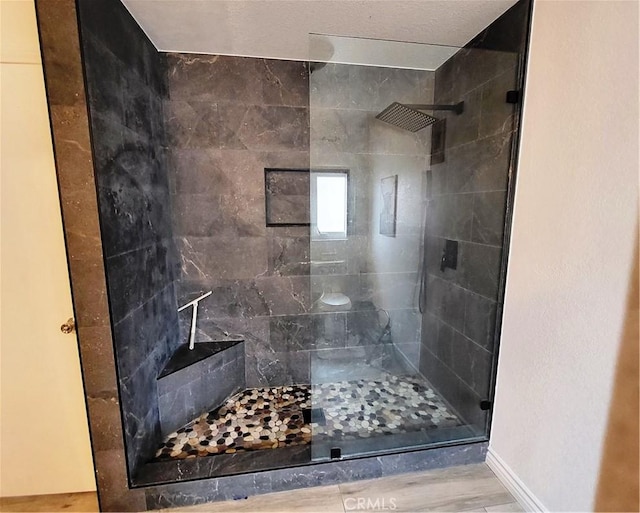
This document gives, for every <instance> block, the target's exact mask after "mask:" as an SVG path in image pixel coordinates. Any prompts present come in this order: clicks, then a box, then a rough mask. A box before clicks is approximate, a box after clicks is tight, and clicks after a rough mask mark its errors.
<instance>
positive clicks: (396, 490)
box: [0, 463, 523, 513]
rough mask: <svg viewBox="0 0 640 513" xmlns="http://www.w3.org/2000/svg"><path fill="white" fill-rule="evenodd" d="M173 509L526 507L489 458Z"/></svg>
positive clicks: (70, 501)
mask: <svg viewBox="0 0 640 513" xmlns="http://www.w3.org/2000/svg"><path fill="white" fill-rule="evenodd" d="M0 511H3V512H22V511H49V512H58V511H85V512H94V511H98V508H97V501H96V496H95V494H94V493H77V494H62V495H43V496H35V497H15V498H4V499H0ZM163 511H166V512H167V513H178V512H184V513H188V512H211V513H227V512H229V513H234V512H239V513H254V512H255V513H258V512H265V513H266V512H269V513H272V512H273V513H275V512H278V513H286V512H291V513H293V512H300V513H349V512H350V511H353V512H360V511H395V512H398V513H414V512H415V513H417V512H422V511H468V512H472V511H475V512H482V513H498V512H520V511H523V510H522V508H521V507H520V506H519V505H518V504H517V503H516V501H515V499H514V498H513V496H512V495H511V494H510V493H509V492H508V491H507V490H506V489H505V488H504V486H502V484H501V483H500V481H498V478H496V476H495V475H494V474H493V472H491V470H490V469H489V467H487V466H486V465H485V464H484V463H480V464H476V465H463V466H459V467H451V468H448V469H442V470H430V471H427V472H414V473H410V474H401V475H397V476H392V477H385V478H380V479H371V480H367V481H356V482H353V483H345V484H340V485H332V486H320V487H316V488H306V489H301V490H291V491H287V492H278V493H270V494H266V495H255V496H252V497H249V498H248V499H245V500H238V501H226V502H213V503H208V504H200V505H198V506H190V507H186V508H175V509H169V510H163Z"/></svg>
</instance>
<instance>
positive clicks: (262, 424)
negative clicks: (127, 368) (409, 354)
mask: <svg viewBox="0 0 640 513" xmlns="http://www.w3.org/2000/svg"><path fill="white" fill-rule="evenodd" d="M319 409H321V411H322V414H320V415H318V414H317V413H315V412H318V411H320V410H319ZM310 410H311V412H312V413H311V414H310ZM459 425H461V421H460V420H459V419H458V417H457V416H456V415H455V414H453V413H452V412H451V411H449V409H448V408H447V406H446V404H445V403H444V401H443V400H442V399H441V397H440V396H439V395H438V394H436V393H435V392H434V391H433V389H432V388H431V387H430V386H429V385H428V384H427V383H425V382H424V380H422V379H420V378H418V377H414V376H394V375H385V376H383V377H382V378H381V379H379V380H369V379H365V380H354V381H340V382H337V383H324V384H319V385H306V384H303V385H290V386H281V387H272V388H250V389H247V390H244V391H242V392H240V393H238V394H236V395H234V396H232V397H231V398H229V399H228V400H227V401H226V403H225V404H224V405H222V406H221V407H219V408H217V409H215V410H212V411H210V412H208V413H204V414H202V415H201V416H200V417H198V418H197V419H195V420H193V421H191V422H189V423H188V424H187V425H185V426H184V427H182V428H180V429H178V430H177V431H176V432H175V433H171V434H170V435H169V436H168V437H167V438H166V439H165V441H164V442H163V443H162V444H161V446H160V448H159V449H158V451H157V453H156V458H157V459H158V460H166V459H172V458H195V457H198V456H211V455H215V454H221V453H227V454H229V453H234V452H240V451H254V450H261V449H277V448H279V447H286V446H291V445H304V444H310V443H311V442H312V440H316V441H320V440H331V439H333V440H336V439H342V440H356V439H363V438H369V437H373V436H379V435H391V434H396V433H409V432H416V431H424V430H430V429H434V428H440V427H454V426H459Z"/></svg>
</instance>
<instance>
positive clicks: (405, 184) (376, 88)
mask: <svg viewBox="0 0 640 513" xmlns="http://www.w3.org/2000/svg"><path fill="white" fill-rule="evenodd" d="M310 43H311V48H310V55H311V56H312V60H313V59H314V58H315V60H316V61H321V62H320V63H317V62H316V63H315V64H314V65H312V66H311V68H310V71H311V74H310V76H309V88H310V96H309V104H310V168H311V169H312V170H313V172H312V180H311V187H310V194H311V198H310V205H311V227H312V233H311V235H312V237H311V242H310V257H311V258H310V262H311V299H312V302H313V303H312V304H313V307H312V317H313V319H314V320H313V327H314V334H313V336H314V343H313V347H312V349H310V350H309V351H308V353H309V357H310V363H311V384H312V390H311V409H312V411H313V412H314V414H313V418H314V419H316V421H315V422H314V421H312V423H311V429H312V437H313V440H312V456H313V458H314V459H316V460H323V459H326V458H331V457H336V455H339V457H343V458H344V457H351V456H357V455H363V454H370V453H376V452H380V451H396V450H402V449H406V448H411V447H414V448H415V447H423V446H426V445H430V444H435V443H442V442H451V441H457V440H473V439H475V440H477V439H478V438H482V437H484V436H485V435H486V420H487V411H486V409H483V407H482V406H481V404H486V403H482V401H483V400H486V399H487V398H488V397H489V383H490V380H491V374H492V366H493V348H492V343H493V339H492V336H493V326H495V315H496V304H497V290H498V275H497V274H495V275H489V274H488V271H487V269H488V267H491V266H493V267H491V269H495V268H496V265H495V263H497V262H499V257H500V254H501V247H500V243H501V239H500V237H501V233H502V229H503V224H502V223H503V221H502V219H503V217H502V213H503V212H504V208H505V194H504V192H503V191H504V190H505V189H506V183H507V174H508V169H509V152H508V148H509V147H510V141H511V134H512V131H513V126H512V122H513V106H512V105H509V104H505V102H504V94H502V90H503V89H504V90H505V91H506V90H509V89H511V88H514V87H515V77H516V64H517V59H516V55H515V54H508V53H505V52H496V51H485V50H475V49H458V48H451V47H441V46H430V45H417V44H412V43H399V42H388V41H373V40H367V39H353V38H340V37H333V36H321V35H312V36H311V37H310ZM487 84H489V85H487ZM485 89H486V90H485ZM495 91H498V92H495ZM494 96H495V101H493V97H494ZM500 100H502V101H500ZM390 105H399V106H401V107H403V110H402V112H401V114H402V115H405V116H407V115H412V116H417V115H418V114H420V115H421V116H422V115H423V114H422V112H423V111H424V112H425V114H424V117H426V118H428V119H429V122H428V123H422V124H420V126H414V125H415V124H414V123H405V122H403V123H400V122H396V121H398V119H397V116H399V115H400V114H393V116H391V118H389V117H388V116H387V119H386V121H387V122H383V120H381V119H377V117H379V115H380V113H381V112H383V111H385V109H387V110H388V108H389V106H390ZM406 106H409V107H411V109H413V111H411V112H409V113H408V114H407V113H406V111H407V110H410V109H408V108H404V107H406ZM462 106H464V108H463V107H462ZM394 116H395V117H394ZM389 120H391V121H394V122H393V123H389ZM407 127H408V128H407ZM487 155H491V159H493V160H489V161H487V158H486V156H487ZM474 159H476V160H477V161H478V165H479V166H480V167H478V165H476V162H475V161H474ZM482 159H484V161H483V160H482ZM336 169H341V170H345V171H346V173H345V172H344V171H343V173H342V174H340V173H335V170H336ZM478 169H479V171H478ZM347 173H348V174H347ZM474 173H477V175H476V174H474ZM347 176H348V179H347ZM347 183H348V186H347ZM485 191H490V192H489V193H487V192H485ZM489 218H490V219H492V220H494V221H495V222H494V223H493V224H492V226H491V228H490V229H489V227H488V226H487V225H486V224H485V221H487V222H489ZM487 229H489V230H490V231H491V230H493V231H495V233H493V232H491V233H489V232H487V231H486V230H487ZM474 230H475V231H474ZM452 244H453V245H455V246H456V249H457V251H456V257H455V259H456V262H451V261H450V260H451V258H449V259H448V260H447V265H446V266H444V267H441V266H440V261H441V257H442V254H441V253H442V251H443V248H445V247H448V246H451V245H452ZM489 246H490V247H489ZM491 262H493V263H491ZM492 272H493V271H492Z"/></svg>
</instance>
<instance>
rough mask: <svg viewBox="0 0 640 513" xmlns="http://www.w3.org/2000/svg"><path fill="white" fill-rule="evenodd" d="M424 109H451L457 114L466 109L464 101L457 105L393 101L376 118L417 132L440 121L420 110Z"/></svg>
mask: <svg viewBox="0 0 640 513" xmlns="http://www.w3.org/2000/svg"><path fill="white" fill-rule="evenodd" d="M422 110H451V111H454V112H455V113H456V114H462V112H463V111H464V102H460V103H457V104H456V105H406V104H404V103H398V102H393V103H392V104H391V105H389V106H388V107H387V108H386V109H384V110H383V111H382V112H381V113H380V114H378V115H377V116H376V118H377V119H379V120H380V121H384V122H385V123H389V124H390V125H394V126H397V127H399V128H404V129H405V130H409V131H410V132H417V131H418V130H422V129H423V128H426V127H428V126H429V125H432V124H433V123H435V122H436V121H438V118H434V117H433V116H430V115H429V114H425V113H424V112H420V111H422Z"/></svg>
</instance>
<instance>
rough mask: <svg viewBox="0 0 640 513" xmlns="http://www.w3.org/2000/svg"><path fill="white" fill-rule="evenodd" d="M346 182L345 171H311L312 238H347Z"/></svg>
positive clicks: (346, 174)
mask: <svg viewBox="0 0 640 513" xmlns="http://www.w3.org/2000/svg"><path fill="white" fill-rule="evenodd" d="M348 184H349V174H348V172H347V171H342V170H340V171H327V172H324V171H313V172H312V174H311V224H312V231H313V236H314V238H319V239H346V238H347V205H348V196H347V194H348Z"/></svg>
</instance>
